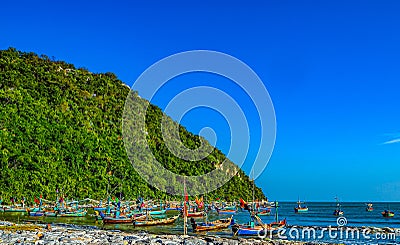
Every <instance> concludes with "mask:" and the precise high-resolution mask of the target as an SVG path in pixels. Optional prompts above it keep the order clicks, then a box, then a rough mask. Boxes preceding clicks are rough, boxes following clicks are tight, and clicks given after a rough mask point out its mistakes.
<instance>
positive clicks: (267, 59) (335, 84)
mask: <svg viewBox="0 0 400 245" xmlns="http://www.w3.org/2000/svg"><path fill="white" fill-rule="evenodd" d="M399 12H400V2H398V1H263V2H261V1H260V2H255V1H254V2H252V1H246V2H244V1H243V2H237V1H226V2H224V1H221V2H219V3H214V2H213V1H201V2H191V3H189V2H173V1H165V2H163V1H149V2H147V3H135V1H132V2H131V1H119V2H118V3H111V2H106V1H92V2H91V1H82V2H78V1H67V2H65V1H64V2H59V3H55V2H54V1H25V2H24V1H20V2H18V3H14V2H11V1H8V2H6V3H3V4H2V14H1V15H0V23H1V28H0V48H1V49H6V48H8V47H10V46H12V47H15V48H17V49H19V50H23V51H33V52H36V53H39V54H46V55H48V56H50V57H52V56H54V57H56V59H60V60H65V61H67V62H70V63H74V64H75V65H76V66H78V67H86V68H88V69H89V70H91V71H94V72H107V71H111V72H114V73H115V74H117V76H118V77H119V78H120V79H121V80H123V81H124V82H125V83H127V84H128V85H132V84H133V82H134V81H135V80H136V79H137V77H138V76H139V75H140V74H141V73H142V72H143V71H144V70H145V69H147V68H148V67H149V66H150V65H152V64H153V63H154V62H156V61H158V60H160V59H162V58H164V57H166V56H169V55H172V54H175V53H177V52H182V51H187V50H197V49H207V50H216V51H220V52H224V53H227V54H230V55H232V56H234V57H236V58H238V59H240V60H242V61H243V62H245V63H246V64H247V65H249V66H250V67H251V68H252V69H253V70H254V71H255V72H256V73H257V74H258V75H259V77H260V78H261V79H262V80H263V82H264V84H265V86H266V88H267V89H268V91H269V93H270V95H271V98H272V100H273V103H274V106H275V111H276V119H277V139H276V145H275V151H274V153H273V155H272V158H271V160H270V162H269V164H268V167H267V168H266V170H265V172H264V173H263V174H262V175H261V176H260V177H259V178H258V179H257V184H258V185H259V186H261V187H262V188H263V190H264V192H265V193H266V194H267V196H268V197H269V198H270V199H277V200H295V199H297V198H298V197H299V196H300V197H301V198H302V199H306V200H308V201H312V200H327V201H330V200H332V201H333V197H334V196H336V195H337V196H339V197H340V199H341V200H343V201H367V200H371V201H372V200H384V201H386V200H387V201H399V200H400V177H399V172H400V171H399V170H400V165H399V163H400V142H399V140H398V139H399V138H400V113H399V106H400V97H399V92H400V69H399V67H400V45H399V44H400V31H399V26H400V15H399V14H398V13H399ZM176 80H177V81H178V80H182V81H184V82H181V83H179V82H177V83H175V84H174V83H173V82H174V81H172V83H171V85H170V87H169V89H165V92H164V93H159V96H158V97H157V98H156V99H155V100H154V101H153V102H154V103H156V104H157V105H159V106H160V107H163V106H164V105H165V103H166V102H167V101H168V98H170V96H173V94H174V92H179V91H180V90H182V89H184V88H187V87H190V86H194V85H196V84H197V85H198V84H200V85H201V84H208V85H213V84H214V85H215V86H217V85H216V84H218V86H219V88H221V89H225V90H227V92H231V93H230V94H231V95H232V97H234V98H237V100H238V101H239V102H240V103H241V105H242V106H243V107H244V108H248V109H247V113H248V114H247V115H248V117H249V118H250V119H253V117H254V110H253V109H252V107H251V103H250V102H251V101H249V100H248V99H246V98H245V96H243V95H242V94H241V92H240V91H238V90H237V89H235V88H234V87H233V86H231V85H229V82H226V83H223V82H222V80H223V79H221V78H218V77H216V76H211V75H210V76H207V75H193V76H183V77H179V78H177V79H176ZM225 90H224V91H225ZM160 92H161V91H160ZM139 94H140V91H139ZM204 115H208V116H207V117H204ZM205 118H207V119H208V120H205ZM251 121H252V120H251ZM182 123H183V124H184V125H185V126H186V127H187V128H188V129H189V130H190V131H192V132H195V133H197V132H198V130H199V129H200V128H202V127H203V126H207V125H209V126H213V127H215V131H216V132H217V133H218V135H217V136H218V139H219V141H218V142H217V146H218V147H220V148H221V149H222V150H224V151H226V150H227V149H228V148H229V145H228V144H229V140H227V139H229V130H227V129H226V127H227V125H226V122H224V120H223V118H222V117H221V116H220V115H218V113H215V112H212V111H210V110H208V111H207V110H202V109H199V110H194V111H192V112H190V113H189V114H188V115H187V116H186V117H185V118H184V119H183V121H182ZM257 130H258V129H257V126H255V132H257ZM254 139H255V141H254V142H255V143H256V141H257V140H259V139H257V136H254ZM254 142H252V143H254ZM385 142H387V144H384V143H385ZM252 149H253V148H252ZM253 151H254V150H252V151H251V152H250V156H249V161H248V164H249V163H250V162H251V158H252V157H254V156H253V155H252V154H254V152H253ZM244 169H245V170H247V171H248V168H247V167H246V165H245V166H244Z"/></svg>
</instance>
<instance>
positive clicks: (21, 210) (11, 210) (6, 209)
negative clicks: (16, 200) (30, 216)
mask: <svg viewBox="0 0 400 245" xmlns="http://www.w3.org/2000/svg"><path fill="white" fill-rule="evenodd" d="M3 211H4V212H6V213H26V208H21V207H14V206H12V207H9V206H4V207H3Z"/></svg>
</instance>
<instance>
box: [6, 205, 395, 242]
mask: <svg viewBox="0 0 400 245" xmlns="http://www.w3.org/2000/svg"><path fill="white" fill-rule="evenodd" d="M306 205H307V206H308V208H309V211H308V213H303V214H296V213H294V207H295V206H296V203H295V202H280V203H279V208H278V214H279V219H284V218H286V220H287V223H288V224H289V225H290V226H296V225H297V226H308V227H314V226H315V227H316V226H318V227H329V226H332V227H337V218H338V217H335V216H334V215H333V211H334V210H335V207H336V204H335V203H334V202H330V203H324V202H310V203H307V204H306ZM373 206H374V211H372V212H367V211H366V210H365V209H366V204H365V203H356V202H354V203H342V210H343V211H344V215H343V217H344V218H345V219H346V221H347V225H346V226H343V227H342V229H346V228H348V227H362V226H367V227H380V228H384V227H390V228H394V229H400V203H373ZM388 208H390V210H391V211H393V212H394V213H395V217H393V218H384V217H383V216H382V214H381V212H382V211H384V210H385V209H388ZM170 215H173V214H170ZM222 217H227V216H218V214H216V213H215V212H211V213H210V214H209V217H208V218H209V220H214V219H218V218H222ZM234 218H235V220H236V222H238V223H246V222H248V221H249V214H248V212H247V211H246V212H238V213H237V214H236V215H235V216H234ZM274 218H275V209H272V213H271V215H270V216H262V220H263V221H264V222H265V223H269V222H272V221H274ZM0 219H1V220H11V221H31V222H45V223H67V224H72V225H88V226H96V227H101V228H105V229H115V230H125V231H130V230H132V231H133V230H135V231H138V230H146V231H148V232H152V233H165V234H182V230H183V228H182V227H183V220H182V219H179V220H178V221H177V222H176V223H175V224H173V225H169V226H161V227H160V226H158V227H146V228H142V227H141V228H140V229H139V228H134V227H133V226H132V225H107V226H103V225H102V222H101V221H96V220H95V218H94V217H91V216H87V217H84V218H51V217H27V216H25V215H21V214H9V213H0ZM198 221H199V222H201V220H198ZM293 229H294V230H289V229H288V230H286V232H285V233H283V232H282V234H281V235H284V236H286V237H287V239H289V240H292V239H293V240H305V241H325V242H335V243H344V244H400V233H398V234H386V235H384V234H370V233H368V232H367V233H366V234H362V233H361V234H358V236H357V234H354V233H353V234H354V235H353V234H348V235H346V234H342V235H340V234H339V233H338V232H337V234H336V233H335V234H336V236H335V234H328V232H325V231H321V229H316V230H315V232H316V233H315V235H313V233H309V232H310V231H307V232H308V233H309V234H310V236H308V233H307V232H306V233H304V232H303V230H301V229H298V230H297V228H293ZM190 230H191V229H190V228H189V232H190ZM360 230H361V229H360ZM190 234H191V235H195V234H193V233H190ZM196 235H199V234H196ZM200 235H203V234H200ZM207 235H216V236H220V237H231V236H232V232H231V231H230V230H224V231H218V232H209V233H208V234H207ZM378 235H380V236H379V237H377V236H378Z"/></svg>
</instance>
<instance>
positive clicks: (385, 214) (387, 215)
mask: <svg viewBox="0 0 400 245" xmlns="http://www.w3.org/2000/svg"><path fill="white" fill-rule="evenodd" d="M382 216H383V217H385V218H392V217H394V212H392V211H390V210H385V211H383V212H382Z"/></svg>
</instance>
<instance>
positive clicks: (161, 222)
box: [133, 215, 179, 226]
mask: <svg viewBox="0 0 400 245" xmlns="http://www.w3.org/2000/svg"><path fill="white" fill-rule="evenodd" d="M178 218H179V215H176V216H174V217H170V218H166V219H151V218H150V219H147V220H135V221H134V222H133V225H134V226H154V225H169V224H172V223H174V222H175V221H176V220H177V219H178Z"/></svg>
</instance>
